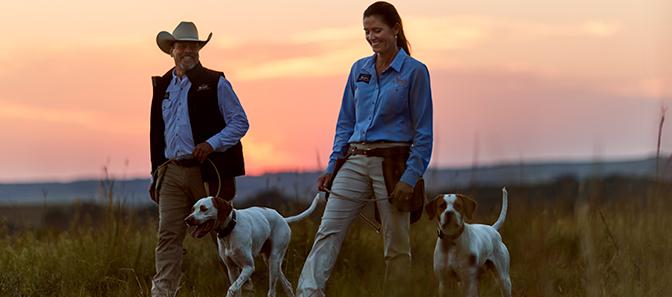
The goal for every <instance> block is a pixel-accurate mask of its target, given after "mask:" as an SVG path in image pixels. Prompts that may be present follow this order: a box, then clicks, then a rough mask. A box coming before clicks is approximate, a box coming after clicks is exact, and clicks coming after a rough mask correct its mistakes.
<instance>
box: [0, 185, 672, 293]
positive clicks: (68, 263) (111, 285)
mask: <svg viewBox="0 0 672 297" xmlns="http://www.w3.org/2000/svg"><path fill="white" fill-rule="evenodd" d="M508 189H509V213H508V216H507V221H506V223H505V224H504V227H503V229H502V231H501V233H502V236H503V238H504V242H505V243H506V245H507V246H508V248H509V251H510V252H511V259H512V264H511V279H512V282H513V293H514V296H672V284H671V282H670V280H671V279H672V250H671V247H672V232H671V231H670V228H671V227H672V216H671V215H670V213H671V211H672V202H671V200H672V186H671V185H670V184H661V183H654V182H652V181H648V180H639V179H627V178H611V179H606V180H599V181H583V182H581V183H578V182H576V181H573V180H571V179H568V180H560V181H557V182H555V183H552V184H545V185H529V186H512V187H508ZM446 191H447V192H462V193H466V194H470V195H471V196H472V197H474V198H475V199H476V200H477V201H478V202H479V203H480V204H479V208H478V209H477V211H476V217H475V219H474V220H473V221H474V222H476V223H488V224H491V223H493V222H494V221H495V219H496V217H497V214H498V213H499V206H500V202H501V201H500V199H501V192H500V189H499V188H469V189H446ZM278 199H281V198H278ZM108 202H109V201H108ZM88 208H89V210H87V207H82V206H76V205H75V206H72V207H66V208H60V209H59V211H57V212H56V213H57V214H59V215H60V216H59V215H54V214H53V213H54V211H51V212H48V211H47V212H45V215H46V214H48V213H51V218H47V219H45V218H43V220H44V221H45V222H47V223H46V226H42V227H40V228H20V227H16V226H15V225H13V224H12V222H9V221H7V220H5V222H1V223H0V296H64V297H65V296H149V287H150V278H151V276H152V274H153V273H154V264H153V252H154V245H155V242H156V217H155V216H154V215H151V214H152V211H151V210H150V211H145V212H141V213H140V212H138V211H132V210H125V209H123V208H121V207H118V206H114V203H111V204H108V205H103V206H102V211H90V208H91V207H88ZM72 209H79V210H80V211H74V212H71V213H67V210H72ZM4 211H9V212H12V209H5V210H4ZM15 213H18V210H16V211H15ZM284 213H285V214H290V213H289V212H284ZM148 214H150V215H148ZM2 217H3V216H2V215H1V213H0V218H2ZM4 217H8V216H4ZM54 217H56V218H54ZM63 218H67V221H66V223H65V224H63V223H61V224H60V226H57V227H56V226H55V225H59V224H54V223H51V222H50V221H49V220H61V221H62V220H63ZM318 224H319V223H318V222H317V221H316V220H307V221H304V222H300V223H297V224H294V225H293V226H292V230H293V236H292V237H293V238H292V243H291V245H290V248H289V250H288V253H287V256H286V259H285V263H284V270H285V274H286V275H287V277H288V278H289V280H290V281H291V282H292V284H293V285H294V286H296V281H297V279H298V276H299V273H300V270H301V267H302V265H303V261H304V259H305V256H306V255H307V253H308V251H309V250H310V247H311V244H312V241H313V238H314V236H315V231H316V228H317V226H318ZM412 238H413V241H412V242H413V271H412V272H411V273H410V274H409V277H411V278H412V279H413V282H414V284H415V294H414V296H435V295H436V288H437V282H436V279H435V278H434V275H433V272H432V268H431V267H432V254H433V249H434V243H435V240H436V235H435V229H434V225H433V223H432V222H429V221H428V220H427V219H426V217H423V219H422V220H421V222H419V223H417V224H415V225H413V227H412ZM185 245H186V249H187V251H188V252H187V255H186V260H185V266H184V269H185V276H184V278H183V283H182V288H181V290H180V293H179V295H178V296H224V295H225V292H226V289H227V287H228V280H227V278H226V277H225V273H224V271H223V270H222V268H221V267H220V266H219V265H218V263H217V258H216V257H217V256H216V254H215V248H214V244H213V242H212V241H211V240H210V239H209V238H204V239H201V240H195V239H193V238H190V237H189V238H188V239H187V240H186V241H185ZM256 267H257V271H256V272H255V273H254V275H253V280H254V284H255V289H256V291H255V296H266V290H267V274H266V269H267V267H266V265H265V264H264V263H263V261H258V262H257V265H256ZM383 274H384V262H383V257H382V239H381V237H380V235H378V234H376V233H375V231H373V229H371V228H370V227H368V226H367V225H365V224H363V223H361V222H358V223H357V224H356V225H355V226H354V227H353V228H352V230H351V231H350V234H349V235H348V238H347V239H346V242H345V244H344V246H343V249H342V251H341V255H340V257H339V261H338V262H337V267H336V268H335V270H334V272H333V274H332V276H331V279H330V282H329V288H328V289H329V290H328V295H329V296H383V293H382V288H381V280H382V276H383ZM278 290H279V291H278V292H279V294H280V295H281V296H282V293H280V292H281V291H282V290H281V289H280V288H279V287H278ZM455 294H457V292H455ZM481 296H499V289H498V288H497V286H496V283H495V281H494V279H493V277H492V276H491V275H489V274H486V275H485V277H484V279H483V281H482V282H481Z"/></svg>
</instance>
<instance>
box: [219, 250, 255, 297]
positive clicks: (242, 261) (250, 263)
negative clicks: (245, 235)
mask: <svg viewBox="0 0 672 297" xmlns="http://www.w3.org/2000/svg"><path fill="white" fill-rule="evenodd" d="M231 259H232V260H233V262H234V263H235V264H236V265H237V266H238V267H242V268H243V269H242V270H241V272H240V275H239V276H238V279H236V281H234V282H233V283H232V284H231V286H230V287H229V290H228V292H227V294H226V297H234V296H235V294H237V293H239V292H240V289H241V287H242V286H243V285H244V284H245V282H247V281H248V280H249V279H250V276H251V275H252V273H253V272H254V258H253V257H252V253H251V251H238V252H235V253H234V255H233V256H232V257H231Z"/></svg>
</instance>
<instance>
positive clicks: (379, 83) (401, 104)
mask: <svg viewBox="0 0 672 297" xmlns="http://www.w3.org/2000/svg"><path fill="white" fill-rule="evenodd" d="M363 25H364V32H365V35H366V41H367V42H368V43H369V45H370V46H371V49H372V50H373V52H374V54H373V55H372V56H369V57H365V58H363V59H360V60H359V61H357V62H355V63H354V65H353V66H352V69H351V70H350V75H349V76H348V81H347V85H346V86H345V92H344V94H343V101H342V103H341V110H340V113H339V116H338V122H337V125H336V135H335V139H334V146H333V152H332V154H331V157H330V160H329V165H328V167H327V170H326V173H325V174H323V175H322V176H320V178H319V179H318V189H319V190H321V191H327V190H328V186H329V184H331V191H330V193H331V196H330V199H329V200H328V202H327V206H326V208H325V211H324V215H323V217H322V222H321V224H320V227H319V229H318V231H317V235H316V238H315V242H314V244H313V248H312V250H311V251H310V254H309V255H308V258H307V259H306V262H305V264H304V267H303V271H302V272H301V277H300V279H299V284H298V292H297V293H298V295H299V296H324V295H325V293H324V289H325V285H326V282H327V279H328V278H329V274H330V273H331V270H332V268H333V266H334V264H335V261H336V258H337V256H338V252H339V250H340V247H341V244H342V242H343V239H344V238H345V235H346V233H347V231H348V228H349V226H350V224H351V223H352V222H353V220H354V219H355V218H357V216H358V215H359V213H360V211H361V209H362V208H363V207H364V206H365V205H366V204H367V203H370V202H373V201H375V202H376V208H377V211H378V214H379V216H380V219H381V222H382V228H383V230H382V233H383V238H384V247H385V248H384V255H385V265H386V269H385V284H386V285H385V288H386V289H389V291H390V292H401V291H400V290H397V288H395V289H394V290H393V289H392V288H393V287H403V288H408V286H406V285H404V283H405V281H404V280H407V279H408V278H409V277H408V275H404V273H407V274H408V273H409V272H410V268H411V244H410V236H409V229H410V214H409V210H414V209H417V208H418V206H417V203H413V202H417V200H415V201H414V199H411V198H412V197H413V190H414V186H415V185H416V183H418V181H419V180H420V179H421V178H422V175H423V174H424V172H425V169H426V168H427V165H428V164H429V159H430V156H431V151H432V96H431V88H430V82H429V72H428V71H427V67H426V66H425V65H424V64H422V63H421V62H419V61H417V60H415V59H413V58H411V57H410V55H409V54H410V51H409V45H408V41H407V40H406V36H405V35H404V29H403V25H402V22H401V17H400V16H399V14H398V13H397V10H396V9H395V8H394V6H392V5H391V4H389V3H387V2H376V3H373V4H371V6H369V7H368V8H367V9H366V10H365V11H364V17H363ZM342 160H345V162H344V163H342V162H338V161H342ZM337 163H338V164H339V165H340V164H342V166H338V165H337ZM337 167H340V169H338V168H337ZM336 170H337V171H338V174H335V171H336ZM334 175H335V176H334ZM332 177H335V178H333V180H332ZM422 196H424V194H422V195H420V200H419V201H420V206H419V207H420V208H421V207H422ZM415 197H418V196H415Z"/></svg>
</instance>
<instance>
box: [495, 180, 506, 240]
mask: <svg viewBox="0 0 672 297" xmlns="http://www.w3.org/2000/svg"><path fill="white" fill-rule="evenodd" d="M508 208H509V192H507V191H506V187H504V188H502V210H501V211H500V212H499V218H497V221H496V222H495V224H493V225H492V227H493V228H495V229H496V230H499V228H501V227H502V225H503V224H504V220H506V210H507V209H508Z"/></svg>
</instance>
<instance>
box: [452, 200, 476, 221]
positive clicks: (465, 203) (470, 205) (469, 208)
mask: <svg viewBox="0 0 672 297" xmlns="http://www.w3.org/2000/svg"><path fill="white" fill-rule="evenodd" d="M457 199H460V201H461V202H462V208H463V211H464V215H465V216H466V217H467V219H470V220H471V218H472V216H473V215H474V212H475V211H476V207H477V206H478V203H476V201H474V199H471V198H469V196H465V195H462V194H457Z"/></svg>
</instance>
